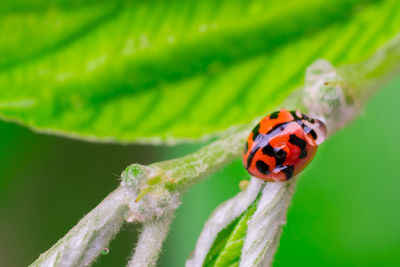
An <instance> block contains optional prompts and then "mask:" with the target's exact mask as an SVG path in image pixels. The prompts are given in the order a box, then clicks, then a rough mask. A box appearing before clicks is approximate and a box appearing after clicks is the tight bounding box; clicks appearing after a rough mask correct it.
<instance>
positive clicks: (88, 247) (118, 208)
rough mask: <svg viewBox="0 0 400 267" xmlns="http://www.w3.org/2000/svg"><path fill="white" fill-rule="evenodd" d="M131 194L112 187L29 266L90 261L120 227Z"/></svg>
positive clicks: (63, 264) (81, 264) (128, 191)
mask: <svg viewBox="0 0 400 267" xmlns="http://www.w3.org/2000/svg"><path fill="white" fill-rule="evenodd" d="M132 198H133V192H132V190H130V189H128V188H126V187H120V188H118V189H116V190H115V191H114V192H112V193H111V194H110V195H108V196H107V197H106V198H105V199H104V200H103V201H102V202H101V203H100V204H99V205H98V206H97V207H96V208H95V209H93V210H92V211H91V212H90V213H88V214H87V215H86V216H85V217H83V218H82V219H81V220H80V221H79V223H78V224H77V225H76V226H75V227H74V228H72V229H71V230H70V231H69V232H68V233H67V234H66V235H65V236H64V237H63V238H62V239H60V240H59V241H58V242H57V243H56V244H55V245H54V246H53V247H51V248H50V249H49V250H47V251H46V252H45V253H43V254H41V255H40V257H39V258H38V259H37V260H36V261H35V262H34V263H32V264H31V266H43V267H49V266H58V267H63V266H77V267H79V266H89V265H91V263H92V262H93V261H94V260H95V259H96V258H97V257H98V255H99V254H100V253H101V252H102V250H103V249H105V248H107V246H108V244H109V242H110V240H111V239H112V238H113V237H114V236H115V234H116V233H118V231H119V230H120V228H121V226H122V224H123V222H124V213H125V212H126V211H127V210H128V205H127V204H128V201H129V200H130V199H132Z"/></svg>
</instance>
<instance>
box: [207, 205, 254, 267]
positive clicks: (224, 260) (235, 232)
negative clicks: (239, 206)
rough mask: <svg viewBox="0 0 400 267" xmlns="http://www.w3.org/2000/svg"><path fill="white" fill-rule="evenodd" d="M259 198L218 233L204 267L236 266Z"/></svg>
mask: <svg viewBox="0 0 400 267" xmlns="http://www.w3.org/2000/svg"><path fill="white" fill-rule="evenodd" d="M258 200H259V198H257V200H256V201H254V203H253V204H252V205H250V206H249V207H248V209H247V210H246V211H245V212H244V213H243V214H242V215H241V216H239V217H238V218H237V219H235V220H234V221H233V222H231V223H230V224H229V225H228V226H227V227H226V228H224V229H223V230H222V231H221V232H219V234H218V236H217V238H216V239H215V241H214V243H213V245H212V247H211V249H210V251H209V252H208V254H207V257H206V259H205V261H204V265H203V266H205V267H224V266H238V264H239V259H240V255H241V250H242V247H243V242H244V238H245V236H246V231H247V222H248V221H249V220H250V219H251V216H252V215H253V214H254V212H255V211H256V209H257V203H258Z"/></svg>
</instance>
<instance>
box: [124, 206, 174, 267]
mask: <svg viewBox="0 0 400 267" xmlns="http://www.w3.org/2000/svg"><path fill="white" fill-rule="evenodd" d="M172 218H173V213H172V212H171V213H169V214H166V215H165V216H163V217H161V218H159V219H158V220H156V221H153V222H149V223H146V224H144V225H143V230H142V233H141V234H140V237H139V241H138V244H137V246H136V249H135V253H134V254H133V256H132V258H131V260H130V261H129V263H128V267H153V266H155V265H156V263H157V259H158V255H159V254H160V252H161V248H162V244H163V242H164V240H165V238H166V237H167V234H168V230H169V226H170V224H171V222H172Z"/></svg>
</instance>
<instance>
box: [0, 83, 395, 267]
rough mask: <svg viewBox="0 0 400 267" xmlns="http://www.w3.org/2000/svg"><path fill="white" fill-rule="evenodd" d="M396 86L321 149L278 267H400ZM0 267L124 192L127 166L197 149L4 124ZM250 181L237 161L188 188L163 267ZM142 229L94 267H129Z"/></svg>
mask: <svg viewBox="0 0 400 267" xmlns="http://www.w3.org/2000/svg"><path fill="white" fill-rule="evenodd" d="M399 99H400V77H399V78H397V79H396V80H394V81H392V82H391V83H390V84H388V85H387V86H385V88H383V89H382V90H381V91H379V93H377V94H376V96H375V97H373V98H372V99H371V100H370V102H369V103H368V105H367V107H366V108H365V110H364V111H363V112H362V114H361V115H360V117H359V118H358V119H357V120H356V121H355V122H354V123H353V124H351V125H350V126H348V127H346V129H344V130H343V131H341V132H339V133H338V134H336V135H335V136H333V137H332V138H331V139H329V140H328V141H327V142H326V143H324V144H323V145H322V146H321V149H320V151H319V152H318V155H317V157H316V158H315V160H314V161H313V163H312V164H311V166H310V167H309V168H308V169H306V171H305V172H304V174H303V175H302V177H301V178H300V179H299V183H298V188H297V192H296V194H295V198H294V200H293V203H292V205H291V207H290V209H289V214H288V224H287V226H286V227H285V228H284V232H283V235H282V239H281V245H280V247H279V250H278V253H277V254H276V258H275V263H274V266H275V267H278V266H399V262H400V224H399V222H398V221H399V219H400V205H399V203H400V170H399V164H400V161H399V159H400V156H399V153H400V142H399V141H398V136H399V132H400V119H399V115H398V106H397V105H398V103H399ZM0 136H1V146H0V166H1V167H0V218H1V220H0V236H1V238H0V266H9V267H14V266H15V267H17V266H26V265H28V264H29V263H31V262H33V261H34V260H35V259H36V258H37V257H38V256H39V254H40V253H41V252H44V251H45V250H47V249H48V248H49V247H50V246H51V245H52V244H54V243H55V242H56V241H57V240H58V239H59V238H61V237H62V236H63V235H64V234H65V233H66V232H67V231H68V230H69V229H70V228H71V227H72V226H73V225H74V224H75V223H76V222H77V221H78V220H79V219H80V218H81V217H82V216H83V215H84V214H85V213H87V212H88V211H90V210H91V209H92V208H93V207H94V206H95V205H96V204H97V203H99V202H100V201H101V200H102V199H103V198H104V197H105V196H106V195H107V194H108V193H109V192H110V191H112V190H113V189H114V188H115V187H116V186H117V185H118V176H119V174H120V173H121V171H122V170H123V169H124V168H125V167H126V166H127V165H128V164H130V163H133V162H138V163H142V164H147V163H150V162H154V161H159V160H164V159H168V158H172V157H175V156H179V155H183V154H186V153H189V152H191V151H194V150H195V149H197V148H198V147H200V146H201V145H200V144H198V145H179V146H171V147H165V146H142V145H125V146H123V145H110V144H94V143H85V142H81V141H76V140H70V139H65V138H60V137H54V136H47V135H40V134H35V133H33V132H31V131H30V130H28V129H26V128H23V127H20V126H18V125H16V124H13V123H5V122H1V123H0ZM246 178H248V176H247V174H246V173H245V171H244V170H243V168H242V166H241V164H240V162H239V161H236V162H234V163H233V164H231V165H229V166H227V167H226V168H224V169H223V170H221V171H220V172H217V173H216V174H214V175H212V176H211V177H210V178H209V179H207V180H205V181H204V182H202V183H200V184H197V185H195V186H194V187H192V188H190V189H189V191H188V192H187V194H186V195H185V196H184V198H183V201H182V205H181V207H180V208H179V210H178V212H177V215H176V218H175V220H174V223H173V225H172V227H171V232H170V235H169V237H168V239H167V242H166V244H165V249H164V252H163V254H162V257H161V259H160V264H159V265H160V266H183V265H184V261H185V259H186V258H187V256H188V255H189V254H190V252H191V251H192V250H193V249H194V246H195V241H196V239H197V237H198V235H199V233H200V231H201V228H202V225H203V224H204V221H205V220H206V219H207V217H208V216H209V214H210V213H211V211H212V210H213V209H214V208H215V207H216V205H217V204H219V203H221V202H222V201H224V200H226V199H227V198H229V197H231V196H233V195H234V194H236V193H237V192H238V191H239V189H238V183H239V181H240V180H241V179H246ZM137 234H138V229H137V228H136V227H135V226H134V225H126V226H125V227H124V229H123V231H121V232H120V234H119V235H118V236H117V238H116V239H115V240H114V241H113V242H112V243H111V245H110V253H109V254H108V255H105V256H101V257H100V258H99V259H98V261H97V262H96V264H95V265H94V266H124V265H125V264H126V262H127V259H128V256H129V254H130V253H131V252H130V251H131V249H132V247H133V245H134V243H135V241H136V238H137Z"/></svg>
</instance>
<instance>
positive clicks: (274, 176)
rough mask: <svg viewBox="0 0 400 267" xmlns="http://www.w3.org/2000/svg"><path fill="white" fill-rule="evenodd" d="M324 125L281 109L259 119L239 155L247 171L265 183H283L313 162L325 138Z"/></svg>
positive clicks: (305, 116) (299, 114) (301, 114)
mask: <svg viewBox="0 0 400 267" xmlns="http://www.w3.org/2000/svg"><path fill="white" fill-rule="evenodd" d="M326 134H327V130H326V126H325V124H324V123H323V122H322V121H320V120H317V119H311V118H309V117H308V116H307V115H305V114H303V113H301V112H299V111H288V110H286V109H281V110H280V111H276V112H274V113H271V114H270V115H268V116H266V117H265V118H264V119H262V120H261V121H260V122H259V123H258V124H257V125H256V127H254V129H253V131H252V132H251V133H250V135H249V137H248V138H247V142H246V144H245V148H244V152H243V164H244V167H245V168H246V169H247V171H248V172H249V173H250V174H251V175H252V176H255V177H257V178H260V179H263V180H266V181H271V182H275V181H287V180H289V179H290V178H291V177H292V176H294V175H296V174H298V173H299V172H301V171H302V170H303V169H304V168H305V167H306V166H307V165H308V164H309V163H310V162H311V160H312V159H313V157H314V155H315V153H316V152H317V148H318V145H319V144H320V143H322V142H323V141H324V140H325V138H326Z"/></svg>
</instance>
